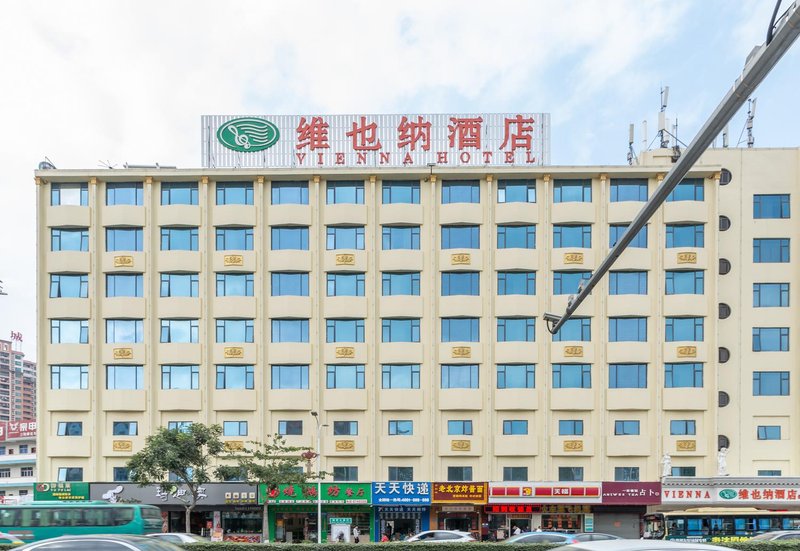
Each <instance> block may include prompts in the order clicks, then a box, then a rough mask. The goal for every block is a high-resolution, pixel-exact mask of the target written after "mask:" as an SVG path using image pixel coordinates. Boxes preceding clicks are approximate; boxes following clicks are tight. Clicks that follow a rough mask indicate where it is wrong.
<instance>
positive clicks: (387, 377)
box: [381, 364, 419, 389]
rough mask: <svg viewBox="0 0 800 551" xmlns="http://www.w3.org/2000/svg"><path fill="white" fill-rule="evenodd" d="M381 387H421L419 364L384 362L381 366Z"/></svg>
mask: <svg viewBox="0 0 800 551" xmlns="http://www.w3.org/2000/svg"><path fill="white" fill-rule="evenodd" d="M381 387H382V388H385V389H401V388H419V364H384V365H383V366H381Z"/></svg>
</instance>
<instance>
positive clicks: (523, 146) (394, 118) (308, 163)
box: [202, 113, 550, 169]
mask: <svg viewBox="0 0 800 551" xmlns="http://www.w3.org/2000/svg"><path fill="white" fill-rule="evenodd" d="M202 140H203V143H202V152H203V159H202V164H203V167H204V168H326V169H327V168H358V167H386V168H392V167H393V168H427V167H429V166H431V165H435V166H438V167H466V166H471V167H478V166H518V167H519V166H541V165H546V164H548V163H549V162H550V114H549V113H508V114H498V113H490V114H486V113H484V114H459V115H446V114H438V115H416V114H415V115H256V116H242V117H234V116H227V115H204V116H203V117H202Z"/></svg>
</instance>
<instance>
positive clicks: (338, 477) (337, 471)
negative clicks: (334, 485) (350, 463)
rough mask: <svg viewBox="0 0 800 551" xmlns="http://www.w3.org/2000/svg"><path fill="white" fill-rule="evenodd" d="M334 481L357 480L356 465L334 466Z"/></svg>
mask: <svg viewBox="0 0 800 551" xmlns="http://www.w3.org/2000/svg"><path fill="white" fill-rule="evenodd" d="M333 481H334V482H356V481H358V467H341V466H338V467H334V468H333Z"/></svg>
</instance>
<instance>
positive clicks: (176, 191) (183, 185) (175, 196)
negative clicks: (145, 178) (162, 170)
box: [161, 182, 197, 205]
mask: <svg viewBox="0 0 800 551" xmlns="http://www.w3.org/2000/svg"><path fill="white" fill-rule="evenodd" d="M161 204H162V205H196V204H197V182H161Z"/></svg>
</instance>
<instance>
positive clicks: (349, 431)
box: [333, 421, 358, 436]
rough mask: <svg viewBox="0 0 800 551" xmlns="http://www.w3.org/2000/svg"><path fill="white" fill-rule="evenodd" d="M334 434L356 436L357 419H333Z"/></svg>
mask: <svg viewBox="0 0 800 551" xmlns="http://www.w3.org/2000/svg"><path fill="white" fill-rule="evenodd" d="M333 435H334V436H358V421H334V422H333Z"/></svg>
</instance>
